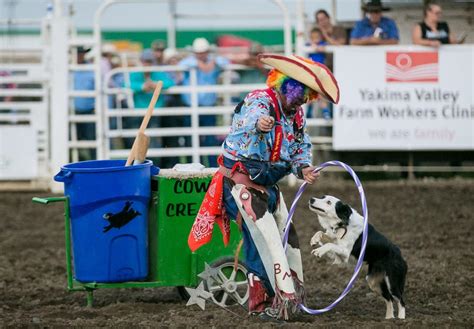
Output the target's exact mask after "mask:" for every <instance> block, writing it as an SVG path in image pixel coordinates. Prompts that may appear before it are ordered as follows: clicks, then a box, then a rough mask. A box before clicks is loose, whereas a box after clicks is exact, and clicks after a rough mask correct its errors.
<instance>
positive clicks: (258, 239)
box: [188, 54, 339, 320]
mask: <svg viewBox="0 0 474 329" xmlns="http://www.w3.org/2000/svg"><path fill="white" fill-rule="evenodd" d="M259 59H260V61H261V62H263V63H264V64H267V65H269V66H271V67H272V70H271V71H270V72H269V74H268V78H267V86H268V88H267V89H262V90H255V91H252V92H250V93H249V94H248V95H247V96H246V97H245V99H244V100H243V101H242V102H240V103H239V104H238V105H237V107H236V108H235V111H234V112H235V114H234V116H233V120H232V126H231V128H230V133H229V135H228V136H227V137H226V139H225V141H224V143H223V145H222V149H223V153H222V155H221V156H220V157H219V161H218V162H219V165H220V167H219V170H218V171H217V172H216V174H215V175H214V177H213V179H212V181H211V184H210V185H209V189H208V191H207V194H206V196H205V198H204V200H203V203H202V204H201V207H200V209H199V212H198V215H197V217H196V220H195V222H194V225H193V228H192V230H191V232H190V235H189V238H188V244H189V247H190V249H191V250H192V251H195V250H196V249H198V248H199V247H200V246H202V245H204V244H206V243H207V242H209V241H210V240H211V237H212V229H213V225H214V223H217V224H218V225H219V227H220V228H221V230H222V232H223V236H224V243H225V244H227V243H228V241H229V234H230V225H229V219H232V220H236V221H237V223H238V224H239V226H240V227H241V231H242V235H243V243H244V256H245V263H246V267H247V269H248V281H249V301H248V307H249V312H250V313H251V314H255V315H258V316H259V317H260V318H263V319H266V320H272V319H273V320H274V319H285V320H286V319H288V314H289V311H291V312H295V311H296V310H297V309H298V304H300V303H301V302H303V299H304V288H303V267H302V262H301V253H300V249H299V243H298V237H297V235H296V232H295V229H294V226H291V228H290V232H289V238H288V248H287V250H286V251H285V250H284V248H283V245H282V236H283V233H284V232H283V231H284V228H285V224H286V219H287V217H288V210H287V208H286V205H285V202H284V200H283V196H282V194H281V193H280V191H279V188H278V185H276V184H277V183H278V181H279V180H280V179H282V178H283V177H285V176H286V175H288V174H290V173H293V174H294V175H296V176H297V177H298V178H300V179H303V180H305V181H306V182H308V183H309V184H312V183H314V182H315V180H316V179H317V177H318V174H315V173H313V170H314V169H315V167H313V166H312V164H311V163H312V162H311V158H312V154H311V140H310V137H309V136H308V134H307V133H306V131H305V125H306V122H305V118H304V112H303V109H302V108H301V105H303V104H305V103H308V102H311V101H313V100H315V99H317V98H318V97H319V96H322V97H324V98H326V99H327V100H329V101H331V102H333V103H337V102H338V100H339V88H338V85H337V82H336V80H335V78H334V76H333V75H332V73H331V72H330V71H329V70H328V69H327V68H326V67H325V66H324V65H322V64H319V63H315V62H313V61H311V60H309V59H306V58H301V57H297V56H282V55H276V54H261V55H259Z"/></svg>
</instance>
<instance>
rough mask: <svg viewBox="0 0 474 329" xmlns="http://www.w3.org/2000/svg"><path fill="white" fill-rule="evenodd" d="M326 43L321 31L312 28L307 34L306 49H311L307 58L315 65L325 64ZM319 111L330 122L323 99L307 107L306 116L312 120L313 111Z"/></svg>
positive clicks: (327, 105) (327, 107) (326, 103)
mask: <svg viewBox="0 0 474 329" xmlns="http://www.w3.org/2000/svg"><path fill="white" fill-rule="evenodd" d="M327 44H328V43H327V41H326V40H325V39H324V37H323V34H322V32H321V30H320V29H319V28H317V27H314V28H313V29H312V30H311V32H310V34H309V42H308V43H307V44H306V46H307V47H309V48H310V49H312V51H313V52H310V53H309V54H308V57H309V58H310V59H311V60H312V61H313V62H316V63H321V64H326V53H325V51H326V50H325V46H326V45H327ZM316 108H317V109H321V113H322V116H323V118H325V119H326V120H330V119H331V117H332V115H331V110H330V108H329V103H328V102H327V101H326V100H324V99H323V98H319V99H317V100H315V101H313V102H311V103H309V104H308V106H307V112H306V116H307V117H308V118H312V117H313V116H314V115H315V114H314V112H315V111H314V109H316Z"/></svg>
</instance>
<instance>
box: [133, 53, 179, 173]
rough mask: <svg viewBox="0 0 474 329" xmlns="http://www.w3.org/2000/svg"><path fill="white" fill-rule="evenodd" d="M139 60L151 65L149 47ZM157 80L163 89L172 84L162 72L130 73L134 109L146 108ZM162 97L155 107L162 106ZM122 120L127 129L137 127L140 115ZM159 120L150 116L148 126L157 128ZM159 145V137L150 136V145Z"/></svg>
mask: <svg viewBox="0 0 474 329" xmlns="http://www.w3.org/2000/svg"><path fill="white" fill-rule="evenodd" d="M140 61H141V63H142V66H143V67H144V68H147V67H150V66H153V63H154V61H155V58H154V55H153V51H152V50H151V49H145V50H144V51H143V52H142V54H141V56H140ZM158 81H162V82H163V90H164V89H167V88H169V87H171V86H173V85H174V82H173V80H172V79H171V78H170V77H169V75H168V74H166V73H164V72H153V71H152V72H131V73H130V88H131V89H132V91H133V101H134V103H135V108H136V109H146V108H148V105H149V104H150V101H151V98H152V96H153V91H154V90H155V87H156V83H157V82H158ZM164 99H165V98H164V97H159V98H158V101H157V102H156V105H155V108H158V107H163V106H164V105H165V101H164ZM124 121H125V122H124V125H125V126H126V128H127V129H138V127H139V126H140V123H141V121H142V117H131V118H128V119H127V120H124ZM160 121H161V120H160V118H159V117H152V118H151V120H150V123H149V125H148V127H150V128H157V127H159V126H160ZM129 142H130V141H127V144H129ZM132 142H133V140H132ZM130 146H131V145H130ZM160 146H161V143H160V139H159V138H156V137H151V140H150V147H153V148H157V147H160ZM158 165H160V164H158Z"/></svg>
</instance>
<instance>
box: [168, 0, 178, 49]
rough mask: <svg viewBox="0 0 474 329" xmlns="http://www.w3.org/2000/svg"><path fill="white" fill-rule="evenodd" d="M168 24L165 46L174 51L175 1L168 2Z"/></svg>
mask: <svg viewBox="0 0 474 329" xmlns="http://www.w3.org/2000/svg"><path fill="white" fill-rule="evenodd" d="M168 7H169V23H168V31H167V39H168V40H167V46H168V48H171V49H176V18H177V15H176V0H169V3H168Z"/></svg>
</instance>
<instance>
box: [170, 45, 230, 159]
mask: <svg viewBox="0 0 474 329" xmlns="http://www.w3.org/2000/svg"><path fill="white" fill-rule="evenodd" d="M210 50H211V46H210V44H209V42H208V41H207V40H206V39H204V38H196V39H195V40H194V42H193V45H192V51H193V54H191V55H190V56H188V57H186V58H184V59H183V60H182V61H180V62H179V65H181V66H184V67H185V68H186V69H196V71H197V84H198V85H199V86H209V85H216V84H217V82H218V78H219V75H220V73H221V72H222V70H223V69H224V68H225V67H226V66H227V65H229V64H230V62H229V60H228V59H227V58H224V57H221V56H214V55H212V54H211V53H210ZM190 83H191V81H190V73H189V72H185V74H184V79H183V82H182V84H183V85H185V86H189V85H190ZM182 100H183V103H184V104H185V105H186V106H191V95H190V94H183V95H182ZM216 103H217V95H216V93H199V94H198V104H199V106H215V105H216ZM199 125H200V126H211V127H214V126H216V115H200V116H199ZM217 145H219V141H218V139H217V138H216V137H215V136H212V135H208V136H201V146H217ZM203 162H204V164H205V165H206V166H211V167H216V166H217V157H215V156H210V157H204V158H203Z"/></svg>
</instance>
